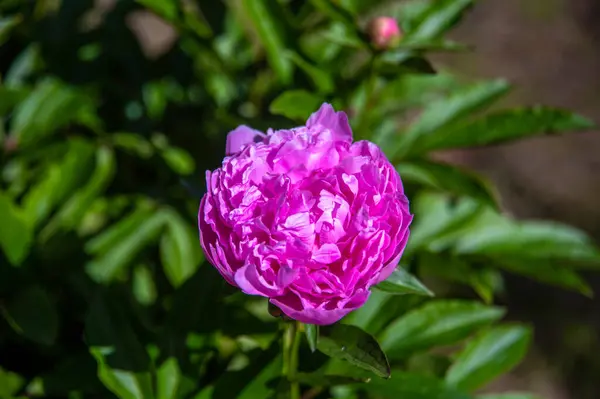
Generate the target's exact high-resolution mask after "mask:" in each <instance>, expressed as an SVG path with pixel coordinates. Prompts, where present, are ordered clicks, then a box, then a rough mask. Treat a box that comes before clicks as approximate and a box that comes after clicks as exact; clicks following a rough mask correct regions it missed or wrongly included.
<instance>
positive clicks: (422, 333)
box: [381, 300, 504, 359]
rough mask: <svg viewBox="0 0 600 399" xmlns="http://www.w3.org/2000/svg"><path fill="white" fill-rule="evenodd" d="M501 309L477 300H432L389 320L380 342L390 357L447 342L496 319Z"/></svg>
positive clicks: (501, 312) (463, 337) (404, 355)
mask: <svg viewBox="0 0 600 399" xmlns="http://www.w3.org/2000/svg"><path fill="white" fill-rule="evenodd" d="M503 315H504V310H503V309H502V308H498V307H492V306H485V305H483V304H480V303H477V302H468V301H460V300H439V301H432V302H429V303H427V304H425V305H423V306H422V307H420V308H417V309H414V310H412V311H410V312H408V313H407V314H406V315H404V316H402V317H400V318H399V319H398V320H396V321H395V322H394V323H392V324H391V325H390V326H389V327H388V328H387V329H386V330H385V331H384V332H383V335H382V337H381V345H382V347H383V348H384V350H385V351H386V353H387V354H388V356H389V357H390V358H391V359H396V358H403V357H406V356H407V355H409V354H411V353H414V352H417V351H423V350H426V349H429V348H432V347H435V346H442V345H449V344H453V343H456V342H458V341H461V340H463V339H465V338H467V337H468V336H469V335H470V334H472V333H474V332H476V331H478V330H480V329H481V328H483V327H485V326H487V325H489V324H491V323H492V322H494V321H496V320H499V319H500V318H501V317H502V316H503Z"/></svg>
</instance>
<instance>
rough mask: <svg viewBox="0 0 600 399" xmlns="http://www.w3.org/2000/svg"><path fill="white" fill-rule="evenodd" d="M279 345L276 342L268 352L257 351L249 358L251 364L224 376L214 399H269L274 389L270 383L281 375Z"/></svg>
mask: <svg viewBox="0 0 600 399" xmlns="http://www.w3.org/2000/svg"><path fill="white" fill-rule="evenodd" d="M279 351H280V348H279V345H278V344H277V343H276V342H274V343H272V344H271V345H270V346H269V348H268V349H267V350H262V349H257V350H255V351H253V352H252V353H251V354H250V356H249V358H250V359H249V364H248V366H246V367H244V368H243V369H241V370H237V371H230V372H228V373H224V374H222V376H221V378H219V379H218V380H217V383H216V384H215V389H214V392H213V395H212V398H214V399H220V398H223V399H226V398H240V399H254V398H267V397H269V393H270V392H271V391H272V388H271V387H270V386H268V382H269V381H271V380H272V379H273V378H275V377H276V376H278V375H280V373H281V367H282V363H283V361H282V356H281V354H280V353H279Z"/></svg>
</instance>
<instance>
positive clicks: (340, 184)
mask: <svg viewBox="0 0 600 399" xmlns="http://www.w3.org/2000/svg"><path fill="white" fill-rule="evenodd" d="M226 153H227V156H226V157H225V159H224V160H223V164H222V166H221V167H220V168H219V169H217V170H215V171H213V172H208V171H207V172H206V181H207V186H208V190H207V191H208V192H207V193H206V194H205V195H204V197H203V198H202V201H201V203H200V211H199V213H198V223H199V228H200V241H201V243H202V247H203V249H204V252H205V254H206V257H207V259H208V260H209V261H210V262H211V263H212V264H213V265H214V266H215V267H216V268H217V269H218V271H219V272H220V273H221V275H222V276H223V277H224V278H225V279H226V280H227V281H228V282H229V283H230V284H232V285H234V286H237V287H239V288H240V289H241V290H242V291H243V292H245V293H246V294H249V295H261V296H264V297H267V298H269V300H270V301H271V303H273V304H274V305H276V306H277V307H279V308H280V309H281V310H282V311H283V312H284V313H285V314H286V315H287V316H289V317H290V318H292V319H295V320H298V321H301V322H304V323H313V324H322V325H323V324H332V323H335V322H336V321H338V320H340V319H341V318H342V317H344V316H345V315H346V314H348V313H349V312H351V311H352V310H355V309H357V308H359V307H360V306H362V305H363V304H364V303H365V302H366V300H367V299H368V297H369V293H370V292H369V288H370V287H371V286H373V285H374V284H377V283H379V282H381V281H383V280H385V279H386V278H387V277H388V276H389V275H390V274H391V273H392V271H393V270H394V269H395V268H396V266H397V264H398V262H399V260H400V257H401V255H402V252H403V250H404V247H405V246H406V241H407V239H408V235H409V230H408V226H409V225H410V223H411V221H412V215H411V214H410V213H409V209H408V200H407V198H406V196H405V195H404V190H403V188H402V181H401V180H400V176H399V175H398V173H397V172H396V170H395V169H394V167H393V166H392V164H390V162H389V161H388V160H387V159H386V157H385V155H384V154H383V153H382V151H381V150H380V149H379V147H377V146H376V145H375V144H373V143H371V142H368V141H359V142H356V143H352V130H351V129H350V125H349V124H348V119H347V117H346V114H344V113H343V112H337V113H336V112H335V111H334V109H333V107H332V106H331V105H329V104H324V105H323V106H322V107H321V109H319V111H318V112H316V113H314V114H313V115H312V116H311V117H310V118H309V119H308V122H307V123H306V126H302V127H297V128H294V129H290V130H277V131H273V130H271V129H269V131H268V132H267V134H264V133H262V132H259V131H256V130H253V129H251V128H249V127H246V126H240V127H238V128H237V129H235V130H234V131H232V132H230V133H229V135H228V136H227V148H226Z"/></svg>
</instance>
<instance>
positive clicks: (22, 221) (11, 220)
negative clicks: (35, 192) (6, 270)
mask: <svg viewBox="0 0 600 399" xmlns="http://www.w3.org/2000/svg"><path fill="white" fill-rule="evenodd" d="M0 220H2V225H3V227H2V228H1V229H0V247H1V248H2V251H3V252H4V255H5V256H6V258H7V259H8V261H9V262H10V263H11V264H12V265H13V266H19V265H20V264H21V263H22V262H23V261H24V260H25V258H26V257H27V254H28V253H29V248H30V246H31V243H32V241H33V231H32V229H31V225H30V224H29V223H28V220H27V217H26V215H25V213H24V212H23V211H22V210H21V209H20V208H19V207H18V206H17V205H16V204H15V203H14V202H13V201H12V200H11V199H10V198H9V197H8V196H7V195H6V194H4V193H2V192H0Z"/></svg>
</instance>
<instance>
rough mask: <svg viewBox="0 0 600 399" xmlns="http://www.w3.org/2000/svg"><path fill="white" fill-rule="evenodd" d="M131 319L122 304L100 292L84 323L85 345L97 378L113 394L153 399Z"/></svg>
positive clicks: (143, 354) (146, 364)
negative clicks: (93, 360)
mask: <svg viewBox="0 0 600 399" xmlns="http://www.w3.org/2000/svg"><path fill="white" fill-rule="evenodd" d="M132 317H133V313H132V312H131V311H130V310H129V309H128V307H127V306H124V301H122V300H118V299H117V298H115V295H113V294H112V293H109V292H102V291H99V292H98V293H97V295H96V296H95V297H94V299H93V300H92V303H91V306H90V309H89V312H88V314H87V317H86V320H85V336H86V341H87V343H88V346H89V347H90V353H91V354H92V355H93V356H94V358H95V359H96V361H97V363H98V377H99V379H100V381H101V382H102V383H103V384H104V385H105V386H106V387H107V388H108V389H109V390H110V391H111V392H112V393H114V394H115V395H116V396H117V397H119V398H124V399H152V398H153V396H154V395H153V392H152V376H151V374H150V372H149V367H150V358H149V356H148V354H147V353H146V350H145V349H144V347H143V345H142V344H141V342H140V339H139V337H137V335H136V334H135V332H134V330H133V328H132V326H131V322H130V321H131V320H132Z"/></svg>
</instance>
